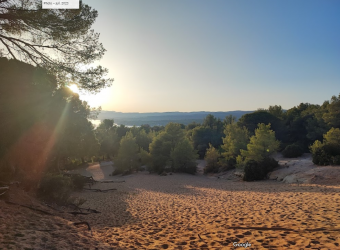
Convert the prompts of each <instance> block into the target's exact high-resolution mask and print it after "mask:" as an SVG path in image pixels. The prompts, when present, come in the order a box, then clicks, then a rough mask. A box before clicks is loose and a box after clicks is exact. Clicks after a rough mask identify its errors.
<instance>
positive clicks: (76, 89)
mask: <svg viewBox="0 0 340 250" xmlns="http://www.w3.org/2000/svg"><path fill="white" fill-rule="evenodd" d="M68 87H69V88H70V89H71V90H72V91H73V92H74V93H79V88H78V86H77V85H76V84H71V85H70V86H68Z"/></svg>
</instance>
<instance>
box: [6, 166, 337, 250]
mask: <svg viewBox="0 0 340 250" xmlns="http://www.w3.org/2000/svg"><path fill="white" fill-rule="evenodd" d="M111 170H112V167H111V169H110V168H109V166H105V167H104V166H102V167H100V166H98V165H97V167H95V166H92V170H91V169H88V170H87V171H89V172H90V173H91V174H93V176H94V178H95V179H97V180H101V179H112V180H125V181H126V182H124V183H97V184H95V185H94V186H93V188H99V189H108V188H117V191H109V192H106V193H100V192H91V191H83V192H79V193H75V195H77V196H79V197H82V198H84V199H87V202H86V203H85V204H84V205H83V206H84V207H91V208H93V209H97V210H99V211H101V212H102V213H101V214H91V215H86V216H82V215H81V216H77V217H76V218H73V217H67V218H66V217H65V218H60V217H51V216H47V215H41V214H37V213H36V212H31V211H29V210H27V209H25V208H20V214H19V215H17V216H19V217H14V216H13V215H11V218H8V217H6V215H5V213H3V210H1V214H0V248H1V247H2V248H3V249H8V248H7V247H8V246H15V247H13V248H12V249H24V246H26V247H27V246H31V248H33V249H53V248H50V247H48V246H52V245H55V246H56V248H55V249H85V248H88V249H95V248H96V247H97V248H98V249H110V248H111V249H233V248H234V247H233V242H238V243H246V242H248V243H250V244H251V247H248V249H264V248H267V249H313V248H314V249H340V233H339V231H340V215H339V212H340V187H339V186H320V185H312V184H303V185H296V184H286V183H281V182H277V181H270V180H269V181H261V182H253V183H245V182H240V181H231V180H226V179H222V178H219V179H217V178H209V177H206V176H203V175H196V176H192V175H187V174H173V175H168V176H163V177H161V176H157V175H151V174H148V173H143V172H141V173H138V174H133V175H130V176H125V177H110V176H108V175H107V174H106V172H105V171H107V173H109V172H110V171H111ZM0 208H3V206H1V202H0ZM6 209H7V211H9V209H10V208H9V207H7V208H6ZM26 215H29V218H27V216H26ZM25 216H26V217H25ZM33 219H34V220H33ZM75 220H77V221H82V220H86V221H87V222H89V224H90V225H91V227H92V235H91V233H90V232H89V231H87V230H86V229H85V228H84V229H79V228H76V227H74V226H73V225H71V224H70V221H75ZM58 221H59V222H58ZM18 222H20V223H18ZM57 223H58V224H57ZM4 224H6V226H8V225H9V229H5V226H4ZM50 227H53V228H55V229H56V231H54V232H41V231H37V230H35V229H38V228H41V229H46V228H50ZM30 230H31V231H30ZM4 233H5V234H4ZM20 234H24V235H25V236H24V237H21V236H20ZM15 235H16V236H15ZM23 238H24V239H25V240H24V241H23V240H22V239H23ZM8 242H12V243H11V244H9V243H8ZM44 244H45V245H44ZM241 249H243V248H241Z"/></svg>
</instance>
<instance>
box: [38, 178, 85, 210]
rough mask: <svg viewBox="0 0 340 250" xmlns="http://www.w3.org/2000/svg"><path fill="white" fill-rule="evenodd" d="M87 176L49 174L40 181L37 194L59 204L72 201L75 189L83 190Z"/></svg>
mask: <svg viewBox="0 0 340 250" xmlns="http://www.w3.org/2000/svg"><path fill="white" fill-rule="evenodd" d="M86 181H87V178H86V177H84V176H81V175H79V174H74V175H66V176H65V175H55V174H47V175H45V176H44V177H43V178H42V180H41V181H40V184H39V187H38V190H37V194H38V197H39V198H41V199H43V200H45V201H48V202H56V203H57V204H67V203H70V202H71V200H70V196H71V193H72V192H73V191H77V190H82V189H83V187H84V185H85V183H86Z"/></svg>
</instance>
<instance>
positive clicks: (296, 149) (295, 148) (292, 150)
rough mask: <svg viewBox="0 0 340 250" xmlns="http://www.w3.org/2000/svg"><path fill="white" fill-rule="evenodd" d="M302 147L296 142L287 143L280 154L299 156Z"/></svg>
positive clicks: (301, 152) (289, 156)
mask: <svg viewBox="0 0 340 250" xmlns="http://www.w3.org/2000/svg"><path fill="white" fill-rule="evenodd" d="M303 151H304V150H303V148H302V147H301V146H299V145H297V144H291V145H288V146H287V147H286V148H285V149H284V150H283V151H282V155H283V156H284V157H287V158H294V157H299V156H301V155H302V154H303Z"/></svg>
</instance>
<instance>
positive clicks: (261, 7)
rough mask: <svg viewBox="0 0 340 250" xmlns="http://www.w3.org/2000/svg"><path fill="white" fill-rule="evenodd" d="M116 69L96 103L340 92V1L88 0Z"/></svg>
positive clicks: (276, 101) (239, 102)
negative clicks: (110, 83)
mask: <svg viewBox="0 0 340 250" xmlns="http://www.w3.org/2000/svg"><path fill="white" fill-rule="evenodd" d="M83 2H84V3H85V4H88V5H89V6H91V7H93V8H94V9H96V10H97V11H98V13H99V14H98V18H97V20H96V22H95V23H94V25H93V29H94V30H95V31H96V32H98V33H100V42H101V43H103V45H104V47H105V49H106V50H107V51H106V54H105V55H104V57H103V58H102V60H101V61H100V62H99V63H100V65H102V66H104V67H106V68H108V69H109V76H110V77H112V78H114V82H113V84H112V86H111V87H109V88H106V89H103V90H102V91H101V92H100V93H99V94H97V95H88V94H81V95H80V97H81V98H82V99H84V100H87V101H88V102H89V104H90V105H91V106H94V107H97V106H101V107H102V109H103V110H112V111H119V112H141V113H142V112H169V111H180V112H190V111H232V110H256V109H258V108H268V107H269V105H281V106H282V108H284V109H289V108H292V107H293V106H296V105H298V104H300V103H301V102H308V103H313V104H322V103H323V102H324V101H325V100H329V99H330V98H331V96H333V95H339V93H340V88H339V87H340V1H337V0H319V1H314V0H299V1H295V0H285V1H283V0H281V1H279V0H278V1H272V0H256V1H248V0H204V1H201V0H171V1H165V0H164V1H162V0H140V1H137V0H134V1H132V0H114V1H109V0H84V1H83Z"/></svg>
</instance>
